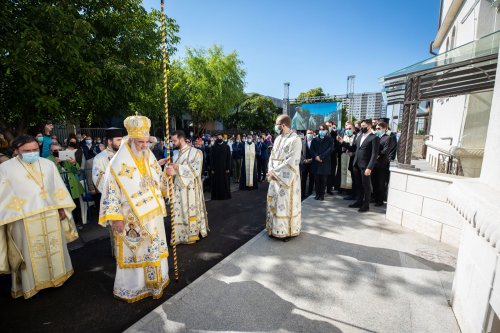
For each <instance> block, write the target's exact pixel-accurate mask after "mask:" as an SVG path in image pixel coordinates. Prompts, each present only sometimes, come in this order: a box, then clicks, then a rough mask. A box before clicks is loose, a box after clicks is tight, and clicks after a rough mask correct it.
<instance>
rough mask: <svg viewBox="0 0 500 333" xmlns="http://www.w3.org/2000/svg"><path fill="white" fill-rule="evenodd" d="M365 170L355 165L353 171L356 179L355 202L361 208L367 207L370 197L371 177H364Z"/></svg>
mask: <svg viewBox="0 0 500 333" xmlns="http://www.w3.org/2000/svg"><path fill="white" fill-rule="evenodd" d="M365 170H366V168H359V167H358V166H356V165H355V166H354V169H353V171H354V177H355V179H356V196H357V201H356V202H357V203H358V204H359V205H361V207H369V206H370V199H371V196H372V181H371V178H372V177H371V176H365Z"/></svg>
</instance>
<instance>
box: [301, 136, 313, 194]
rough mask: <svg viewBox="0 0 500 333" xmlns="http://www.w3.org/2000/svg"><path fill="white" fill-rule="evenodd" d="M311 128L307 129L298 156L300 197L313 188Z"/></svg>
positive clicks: (309, 192)
mask: <svg viewBox="0 0 500 333" xmlns="http://www.w3.org/2000/svg"><path fill="white" fill-rule="evenodd" d="M313 133H314V132H313V130H311V129H308V130H307V133H306V137H305V139H304V142H303V143H302V155H301V156H300V182H301V189H302V199H305V198H307V197H308V196H310V195H311V194H312V191H313V188H314V174H313V173H312V171H311V165H312V160H313V156H312V152H311V143H312V141H313ZM308 178H309V187H308V188H307V191H306V185H307V179H308Z"/></svg>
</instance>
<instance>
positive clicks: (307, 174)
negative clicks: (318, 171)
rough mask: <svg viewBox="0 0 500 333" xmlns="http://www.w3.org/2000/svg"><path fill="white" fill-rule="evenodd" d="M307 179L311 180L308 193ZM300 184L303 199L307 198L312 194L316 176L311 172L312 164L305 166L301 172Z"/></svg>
mask: <svg viewBox="0 0 500 333" xmlns="http://www.w3.org/2000/svg"><path fill="white" fill-rule="evenodd" d="M307 179H309V186H308V187H307V191H306V183H307ZM300 183H301V189H302V197H303V198H305V197H306V196H308V195H309V194H311V193H312V191H313V189H314V174H313V173H312V172H311V163H309V164H304V167H303V169H302V171H301V172H300Z"/></svg>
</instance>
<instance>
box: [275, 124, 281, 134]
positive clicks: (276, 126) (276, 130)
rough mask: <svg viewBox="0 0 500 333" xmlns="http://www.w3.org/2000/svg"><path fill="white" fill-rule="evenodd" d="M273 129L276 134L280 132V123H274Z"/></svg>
mask: <svg viewBox="0 0 500 333" xmlns="http://www.w3.org/2000/svg"><path fill="white" fill-rule="evenodd" d="M274 131H275V132H276V134H281V126H280V125H274Z"/></svg>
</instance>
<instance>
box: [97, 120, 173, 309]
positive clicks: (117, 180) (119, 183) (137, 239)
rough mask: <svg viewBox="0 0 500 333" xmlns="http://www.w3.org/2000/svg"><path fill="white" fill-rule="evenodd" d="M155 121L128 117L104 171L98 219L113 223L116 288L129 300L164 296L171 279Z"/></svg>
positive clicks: (103, 222)
mask: <svg viewBox="0 0 500 333" xmlns="http://www.w3.org/2000/svg"><path fill="white" fill-rule="evenodd" d="M150 126H151V122H150V120H149V119H148V118H146V117H142V116H132V117H128V118H127V119H125V127H126V128H127V131H128V137H125V138H123V140H122V143H121V146H120V149H119V150H118V152H117V153H116V154H115V156H114V157H113V159H112V160H111V163H110V165H109V167H108V169H107V171H106V175H105V176H104V186H103V188H102V198H101V207H100V212H99V223H100V224H101V225H103V226H106V225H108V223H109V224H111V227H112V229H113V232H114V238H115V257H116V264H117V265H116V276H115V285H114V288H113V294H114V296H115V297H116V298H118V299H122V300H124V301H127V302H129V303H131V302H135V301H138V300H140V299H143V298H145V297H148V296H152V297H153V298H160V297H161V296H162V293H163V289H164V288H165V287H166V286H167V285H168V283H169V276H168V247H167V239H166V236H165V227H164V221H163V217H164V216H166V209H165V202H164V199H163V195H166V194H167V192H166V190H167V187H166V186H164V184H163V179H162V172H161V168H160V166H159V165H158V162H157V161H156V159H155V157H154V156H153V154H152V153H151V152H150V150H149V149H148V143H149V128H150Z"/></svg>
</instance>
